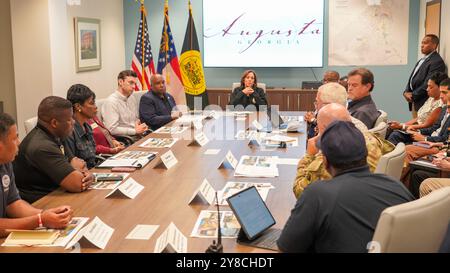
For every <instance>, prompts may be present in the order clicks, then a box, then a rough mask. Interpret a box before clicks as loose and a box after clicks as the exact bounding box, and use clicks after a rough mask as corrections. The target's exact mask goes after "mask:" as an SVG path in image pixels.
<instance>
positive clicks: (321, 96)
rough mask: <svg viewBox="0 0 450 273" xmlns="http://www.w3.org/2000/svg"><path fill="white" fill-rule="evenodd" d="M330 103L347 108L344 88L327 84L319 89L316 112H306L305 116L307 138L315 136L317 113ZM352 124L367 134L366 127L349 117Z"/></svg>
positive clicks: (335, 84) (334, 84)
mask: <svg viewBox="0 0 450 273" xmlns="http://www.w3.org/2000/svg"><path fill="white" fill-rule="evenodd" d="M330 103H338V104H340V105H342V106H345V107H347V91H346V90H345V88H344V87H343V86H342V85H340V84H338V83H335V82H331V83H327V84H324V85H322V86H321V87H319V90H318V91H317V95H316V112H315V113H312V112H308V113H306V115H305V120H306V121H307V122H308V138H312V137H314V136H316V135H317V132H316V131H317V130H316V129H317V128H316V127H317V112H318V111H319V110H320V109H321V108H322V107H323V106H325V105H327V104H330ZM351 119H352V122H353V124H355V126H356V128H358V129H359V130H360V131H361V132H362V133H364V132H367V131H368V129H367V126H366V125H365V124H364V123H362V121H360V120H359V119H356V118H354V117H351Z"/></svg>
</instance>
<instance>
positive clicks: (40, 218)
mask: <svg viewBox="0 0 450 273" xmlns="http://www.w3.org/2000/svg"><path fill="white" fill-rule="evenodd" d="M38 221H39V228H42V227H44V225H43V224H42V216H41V214H40V213H38Z"/></svg>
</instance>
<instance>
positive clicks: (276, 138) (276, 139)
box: [264, 135, 298, 147]
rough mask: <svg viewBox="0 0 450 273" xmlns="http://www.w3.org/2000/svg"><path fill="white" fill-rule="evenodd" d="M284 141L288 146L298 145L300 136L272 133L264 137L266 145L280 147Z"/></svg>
mask: <svg viewBox="0 0 450 273" xmlns="http://www.w3.org/2000/svg"><path fill="white" fill-rule="evenodd" d="M282 142H284V143H286V147H298V138H296V137H288V136H285V135H271V136H269V137H266V138H265V139H264V145H265V146H269V147H272V146H276V147H279V146H280V144H281V143H282Z"/></svg>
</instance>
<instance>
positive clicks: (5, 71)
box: [0, 1, 17, 118]
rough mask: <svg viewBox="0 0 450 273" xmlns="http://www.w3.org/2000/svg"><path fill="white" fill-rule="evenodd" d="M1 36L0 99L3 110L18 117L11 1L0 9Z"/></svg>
mask: <svg viewBox="0 0 450 273" xmlns="http://www.w3.org/2000/svg"><path fill="white" fill-rule="evenodd" d="M0 37H1V39H0V60H1V61H0V82H1V83H2V86H1V88H0V101H3V111H5V112H6V113H8V114H10V115H12V116H13V117H14V118H17V114H16V93H15V86H14V62H13V51H12V37H11V9H10V7H9V1H6V3H5V5H4V6H3V8H1V9H0Z"/></svg>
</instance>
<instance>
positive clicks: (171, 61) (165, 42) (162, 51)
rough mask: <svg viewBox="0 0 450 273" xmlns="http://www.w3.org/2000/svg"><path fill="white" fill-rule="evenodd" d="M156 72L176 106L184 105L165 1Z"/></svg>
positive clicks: (184, 100)
mask: <svg viewBox="0 0 450 273" xmlns="http://www.w3.org/2000/svg"><path fill="white" fill-rule="evenodd" d="M157 71H158V73H159V74H162V75H163V77H164V78H165V79H166V88H167V91H168V92H169V93H170V94H171V95H172V96H173V97H174V99H175V102H176V103H177V105H186V95H185V94H184V86H183V81H182V79H181V72H180V63H179V62H178V57H177V50H176V49H175V43H174V41H173V37H172V31H171V29H170V25H169V3H168V1H167V0H166V1H165V5H164V26H163V30H162V37H161V46H160V48H159V58H158V69H157Z"/></svg>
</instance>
